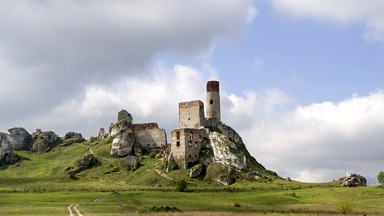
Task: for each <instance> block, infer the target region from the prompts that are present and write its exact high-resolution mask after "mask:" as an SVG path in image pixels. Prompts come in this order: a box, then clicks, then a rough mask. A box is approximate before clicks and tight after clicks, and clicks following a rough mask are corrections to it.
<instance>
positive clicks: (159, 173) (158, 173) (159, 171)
mask: <svg viewBox="0 0 384 216" xmlns="http://www.w3.org/2000/svg"><path fill="white" fill-rule="evenodd" d="M155 172H156V173H157V175H159V176H162V177H164V178H166V179H168V180H170V181H172V180H173V178H171V177H169V176H167V175H165V174H164V173H162V172H161V170H159V169H158V168H157V167H156V168H155Z"/></svg>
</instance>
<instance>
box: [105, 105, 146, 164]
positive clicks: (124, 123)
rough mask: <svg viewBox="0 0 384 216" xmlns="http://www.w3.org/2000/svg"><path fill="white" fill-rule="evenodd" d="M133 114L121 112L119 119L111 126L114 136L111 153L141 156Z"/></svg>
mask: <svg viewBox="0 0 384 216" xmlns="http://www.w3.org/2000/svg"><path fill="white" fill-rule="evenodd" d="M132 120H133V118H132V116H131V114H129V113H128V112H127V111H125V110H122V111H120V112H119V115H118V121H117V122H116V123H115V124H113V123H111V126H110V127H109V134H110V136H111V137H112V139H113V140H112V147H111V153H110V154H111V155H112V156H115V157H124V156H127V155H136V156H141V150H142V149H141V146H140V145H139V143H137V142H136V138H135V134H134V131H133V125H132Z"/></svg>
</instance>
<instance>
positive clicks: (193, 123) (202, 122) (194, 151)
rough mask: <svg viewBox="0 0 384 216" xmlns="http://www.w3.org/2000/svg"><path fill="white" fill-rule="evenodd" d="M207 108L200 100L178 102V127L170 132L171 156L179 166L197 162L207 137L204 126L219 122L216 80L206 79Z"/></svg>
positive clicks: (218, 97)
mask: <svg viewBox="0 0 384 216" xmlns="http://www.w3.org/2000/svg"><path fill="white" fill-rule="evenodd" d="M206 101H207V109H206V116H205V115H204V103H203V102H202V101H200V100H194V101H188V102H180V103H179V128H178V129H175V130H173V131H172V132H171V136H172V138H171V154H170V155H171V157H173V160H174V161H175V162H176V164H177V165H178V166H179V167H182V168H188V167H189V166H190V164H194V163H198V162H199V159H200V151H201V148H202V146H203V144H204V140H205V138H206V137H207V133H206V130H205V128H204V127H207V126H208V125H211V124H212V123H211V122H219V121H220V119H221V116H220V91H219V82H218V81H208V83H207V91H206Z"/></svg>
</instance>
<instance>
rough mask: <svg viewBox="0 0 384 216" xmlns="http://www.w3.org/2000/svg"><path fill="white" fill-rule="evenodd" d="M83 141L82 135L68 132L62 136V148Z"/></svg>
mask: <svg viewBox="0 0 384 216" xmlns="http://www.w3.org/2000/svg"><path fill="white" fill-rule="evenodd" d="M83 141H84V138H83V135H81V133H76V132H68V133H66V134H65V136H64V140H63V144H62V145H63V146H67V145H71V144H73V143H81V142H83Z"/></svg>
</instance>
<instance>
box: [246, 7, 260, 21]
mask: <svg viewBox="0 0 384 216" xmlns="http://www.w3.org/2000/svg"><path fill="white" fill-rule="evenodd" d="M257 13H258V11H257V8H256V7H255V6H251V7H249V8H248V15H247V23H248V24H250V23H253V21H254V20H255V17H256V16H257Z"/></svg>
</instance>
